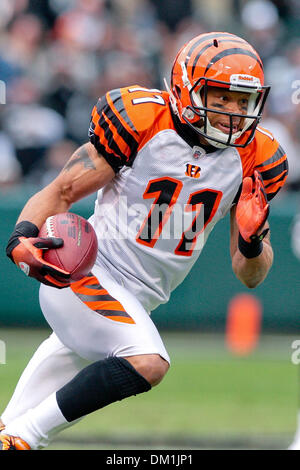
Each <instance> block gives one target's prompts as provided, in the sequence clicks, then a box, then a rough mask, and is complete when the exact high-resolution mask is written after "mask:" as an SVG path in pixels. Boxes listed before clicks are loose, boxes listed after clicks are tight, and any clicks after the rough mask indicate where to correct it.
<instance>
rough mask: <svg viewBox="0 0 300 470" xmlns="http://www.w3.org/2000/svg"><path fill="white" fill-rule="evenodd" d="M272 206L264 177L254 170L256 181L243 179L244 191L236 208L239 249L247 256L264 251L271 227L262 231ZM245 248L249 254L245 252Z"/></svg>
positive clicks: (248, 178) (251, 256)
mask: <svg viewBox="0 0 300 470" xmlns="http://www.w3.org/2000/svg"><path fill="white" fill-rule="evenodd" d="M269 211H270V207H269V204H268V200H267V195H266V192H265V189H264V183H263V180H262V177H261V175H260V173H259V172H258V171H254V182H253V180H252V178H250V177H247V178H244V180H243V186H242V192H241V195H240V198H239V202H238V204H237V208H236V221H237V225H238V228H239V232H240V236H239V249H240V251H241V252H242V253H243V254H244V255H245V256H246V257H247V258H253V257H254V256H258V255H259V254H260V252H261V251H262V243H261V242H262V240H263V238H264V237H265V236H266V234H267V233H268V231H269V229H268V228H267V229H265V230H263V231H262V228H263V226H264V225H265V222H266V220H267V218H268V215H269ZM245 250H246V252H247V250H248V252H249V253H248V254H249V256H248V254H247V253H246V254H245Z"/></svg>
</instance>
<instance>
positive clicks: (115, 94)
mask: <svg viewBox="0 0 300 470" xmlns="http://www.w3.org/2000/svg"><path fill="white" fill-rule="evenodd" d="M109 96H110V98H111V99H112V101H113V103H114V106H115V108H116V110H117V111H118V113H119V114H120V116H122V118H123V119H124V121H125V122H126V124H127V125H128V126H129V127H130V129H131V130H132V131H133V132H135V133H136V134H137V135H139V133H138V131H137V130H136V128H135V127H134V125H133V122H132V121H131V119H130V117H129V116H128V113H127V111H126V109H125V105H124V101H123V98H122V94H121V90H120V88H118V89H116V90H112V91H110V92H109Z"/></svg>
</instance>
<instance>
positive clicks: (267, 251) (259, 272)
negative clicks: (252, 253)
mask: <svg viewBox="0 0 300 470" xmlns="http://www.w3.org/2000/svg"><path fill="white" fill-rule="evenodd" d="M262 243H263V250H262V252H261V253H260V255H259V256H256V257H255V258H250V259H249V258H246V257H245V256H244V255H242V253H241V252H240V251H239V250H238V249H237V250H236V252H235V254H234V256H233V258H232V269H233V271H234V273H235V275H236V277H237V278H238V279H239V280H240V281H241V282H242V283H243V284H245V286H247V287H249V288H250V289H253V288H254V287H257V286H258V285H259V284H261V283H262V282H263V280H264V279H265V278H266V276H267V274H268V272H269V270H270V268H271V266H272V263H273V250H272V246H271V245H270V243H269V241H268V240H266V241H263V242H262Z"/></svg>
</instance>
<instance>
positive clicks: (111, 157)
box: [89, 86, 287, 312]
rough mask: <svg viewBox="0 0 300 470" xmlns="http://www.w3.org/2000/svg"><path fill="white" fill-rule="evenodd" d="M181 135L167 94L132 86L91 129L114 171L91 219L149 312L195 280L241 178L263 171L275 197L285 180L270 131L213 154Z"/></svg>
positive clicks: (110, 264)
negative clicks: (205, 249)
mask: <svg viewBox="0 0 300 470" xmlns="http://www.w3.org/2000/svg"><path fill="white" fill-rule="evenodd" d="M176 129H177V127H176V126H175V123H174V116H173V115H172V113H171V110H170V107H169V95H168V94H167V93H166V92H161V91H159V90H147V89H144V88H141V87H138V86H133V87H128V88H123V89H119V90H113V91H110V92H108V93H107V94H106V95H105V96H104V97H103V98H102V99H101V100H99V101H98V103H97V105H96V106H95V107H94V109H93V112H92V118H91V125H90V130H89V135H90V140H91V142H92V143H93V144H94V145H95V147H96V148H97V150H98V151H99V153H100V154H102V155H103V156H104V158H106V160H107V161H108V163H109V164H110V165H111V166H112V168H113V169H114V170H115V171H116V176H115V178H114V179H113V180H112V181H111V182H110V183H109V184H107V185H106V186H105V187H104V188H102V189H101V190H100V191H99V193H98V198H97V201H96V204H95V211H94V215H93V216H92V218H91V222H92V224H93V226H94V228H95V230H96V233H97V236H98V242H99V254H98V258H97V264H98V265H100V266H104V267H105V268H106V269H107V270H108V271H109V272H110V274H111V275H112V276H113V278H114V279H116V280H117V282H119V283H120V284H121V285H123V286H124V287H126V288H127V289H128V290H129V291H131V292H132V293H133V294H134V295H135V296H136V297H137V298H138V299H139V301H140V302H141V303H142V305H143V306H144V308H145V309H146V310H147V311H148V312H150V311H151V310H153V309H155V308H156V307H157V306H158V305H159V304H161V303H165V302H167V301H168V299H169V297H170V294H171V292H172V291H173V290H174V289H175V288H176V287H177V286H178V285H179V284H180V283H181V282H182V281H183V280H184V278H185V277H186V275H187V274H188V273H189V271H190V269H191V268H192V266H193V264H194V263H195V262H196V260H197V258H198V256H199V255H200V253H201V251H202V249H203V247H204V245H205V242H206V240H207V238H208V235H209V234H210V232H211V230H212V229H213V227H214V226H215V224H216V223H217V222H218V220H220V219H221V218H222V217H224V216H225V215H226V214H227V213H228V211H229V210H230V208H231V207H232V205H233V203H234V201H235V199H236V197H237V194H238V191H239V189H240V186H241V183H242V180H243V177H245V176H251V175H252V174H253V171H254V169H255V168H256V169H259V170H260V171H261V174H262V176H263V177H264V173H265V175H266V178H264V180H265V182H266V183H268V182H269V183H270V184H266V188H267V193H268V195H269V198H270V199H271V198H272V196H273V195H275V193H276V192H277V191H278V190H279V189H280V187H281V186H282V185H283V183H284V180H285V178H286V176H287V163H286V156H285V153H284V151H283V150H282V149H281V147H280V146H279V144H278V142H276V140H275V139H274V138H273V136H272V135H271V134H270V133H269V132H267V131H265V130H263V129H261V130H258V131H257V132H256V138H255V141H254V142H255V145H253V144H250V146H248V147H249V148H248V147H247V148H246V149H236V148H232V147H228V148H226V149H220V150H217V149H216V150H215V151H212V152H206V151H205V150H204V149H203V148H201V147H200V146H197V145H196V146H193V145H190V143H188V142H187V140H186V139H185V138H184V137H183V136H181V135H180V134H179V133H178V131H177V130H176ZM250 147H251V148H250Z"/></svg>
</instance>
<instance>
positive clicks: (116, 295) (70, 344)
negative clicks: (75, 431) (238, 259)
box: [1, 267, 170, 437]
mask: <svg viewBox="0 0 300 470" xmlns="http://www.w3.org/2000/svg"><path fill="white" fill-rule="evenodd" d="M93 275H94V277H93V278H90V279H87V284H86V285H79V287H78V288H77V289H76V288H74V289H73V290H74V291H75V292H74V291H73V290H72V289H71V288H68V289H62V290H59V289H55V288H52V287H48V286H45V285H41V288H40V305H41V308H42V311H43V314H44V316H45V318H46V320H47V321H48V323H49V325H50V326H51V328H52V329H53V333H52V334H51V335H50V337H49V338H48V339H46V340H45V341H44V342H43V343H42V344H41V345H40V347H39V348H38V349H37V351H36V352H35V354H34V355H33V357H32V359H31V360H30V362H29V363H28V365H27V367H26V368H25V370H24V372H23V374H22V376H21V378H20V380H19V382H18V384H17V387H16V389H15V391H14V394H13V396H12V398H11V400H10V402H9V404H8V405H7V407H6V409H5V411H4V412H3V414H2V416H1V419H2V420H3V422H4V424H6V425H8V424H9V423H12V422H14V421H13V420H15V419H16V418H19V417H20V416H22V415H23V414H25V413H26V411H28V410H30V409H34V408H35V407H37V406H38V405H39V404H40V403H41V402H42V401H43V400H45V399H46V398H47V397H49V395H51V394H52V393H54V392H55V391H57V390H59V389H60V388H61V387H62V386H64V385H65V384H66V383H68V382H69V381H70V380H71V379H72V378H73V377H74V376H75V375H76V374H77V373H78V372H79V371H80V370H81V369H82V368H84V367H86V366H87V365H88V364H90V363H91V362H94V361H97V360H100V359H104V358H105V357H108V356H119V357H126V356H135V355H139V354H159V355H160V356H161V357H163V358H164V359H165V360H166V361H168V362H170V359H169V356H168V353H167V351H166V349H165V347H164V345H163V342H162V340H161V338H160V335H159V333H158V331H157V329H156V327H155V325H154V324H153V322H152V320H151V319H150V317H149V315H148V313H147V312H146V311H145V309H144V308H143V307H142V305H141V304H140V303H139V302H138V301H137V299H135V297H134V296H133V295H132V294H130V293H129V292H127V291H126V290H125V289H124V288H123V287H122V286H120V285H118V284H117V283H116V281H115V280H114V279H112V278H111V277H110V276H109V274H108V273H107V272H105V271H104V270H103V269H102V268H98V267H95V268H94V269H93ZM99 299H100V300H99ZM72 424H74V423H67V424H66V426H65V427H67V426H70V425H72ZM59 430H60V429H59ZM21 437H22V436H21Z"/></svg>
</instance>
